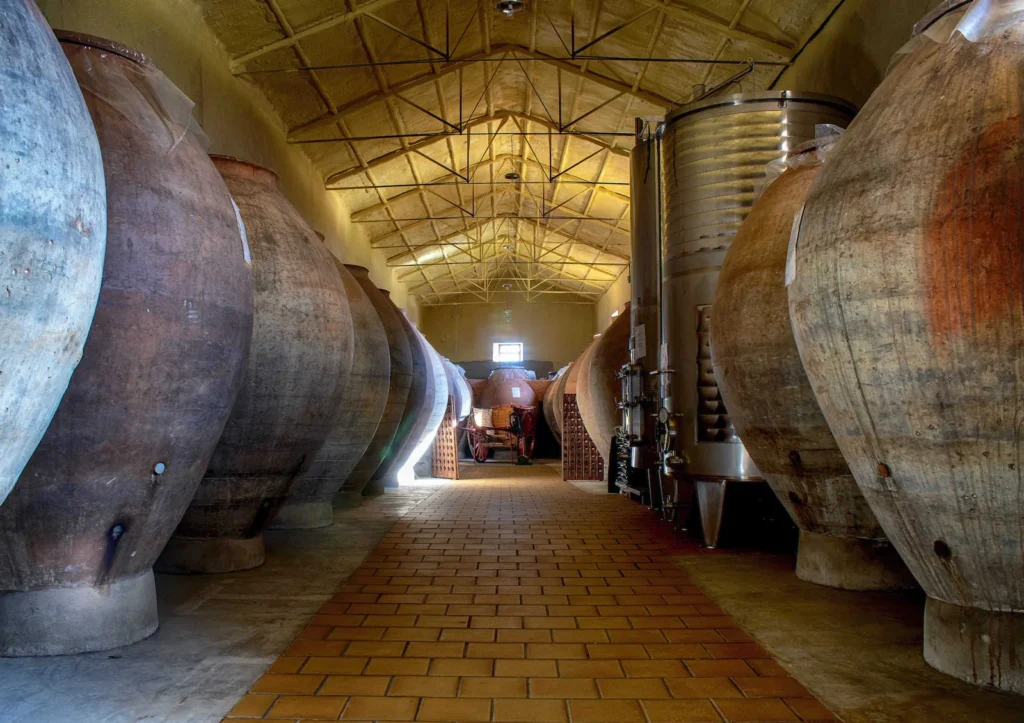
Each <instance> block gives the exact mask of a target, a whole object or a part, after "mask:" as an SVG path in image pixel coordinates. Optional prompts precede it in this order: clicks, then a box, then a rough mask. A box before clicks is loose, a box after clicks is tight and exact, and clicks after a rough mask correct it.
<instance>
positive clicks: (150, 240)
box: [0, 33, 253, 655]
mask: <svg viewBox="0 0 1024 723" xmlns="http://www.w3.org/2000/svg"><path fill="white" fill-rule="evenodd" d="M59 37H60V38H61V41H62V44H63V47H64V51H65V53H66V54H67V57H68V60H69V61H70V63H71V66H72V68H73V69H74V71H75V75H76V77H77V78H78V81H79V83H80V84H81V86H82V88H83V90H84V91H85V93H84V95H85V98H86V103H87V104H88V106H89V111H90V112H91V114H92V117H93V120H94V122H95V126H96V131H97V134H98V136H99V141H100V147H101V148H102V151H103V163H104V167H105V174H106V185H107V205H108V209H107V218H108V227H107V251H106V261H105V267H104V271H103V284H102V288H101V291H100V300H99V305H98V306H97V309H96V316H95V318H94V320H93V325H92V330H91V332H90V333H89V338H88V341H87V342H86V345H85V352H84V355H83V357H82V362H81V364H79V366H78V369H77V370H76V371H75V373H74V375H73V376H72V378H71V384H70V385H69V386H68V390H67V393H66V394H65V395H64V399H63V400H62V401H61V404H60V407H59V408H58V410H57V413H56V415H55V416H54V418H53V422H52V423H51V424H50V427H49V429H48V430H47V432H46V435H45V436H44V438H43V440H42V442H41V443H40V445H39V448H38V449H37V450H36V452H35V454H34V455H33V457H32V459H31V460H30V461H29V463H28V465H27V466H26V467H25V471H24V472H23V473H22V475H21V479H20V481H19V482H18V484H17V485H16V487H15V489H14V493H13V494H12V495H10V496H9V497H8V498H7V501H6V502H5V503H4V504H3V506H2V507H0V549H2V550H3V554H0V590H2V591H3V592H0V654H2V655H52V654H66V653H76V652H82V651H87V650H102V649H105V648H112V647H117V646H121V645H127V644H128V643H132V642H135V641H136V640H139V639H141V638H144V637H146V636H147V635H150V634H151V633H152V632H153V631H154V630H156V627H157V611H156V591H155V587H154V584H153V572H152V566H153V562H154V560H156V558H157V556H158V555H159V554H160V551H161V549H163V547H164V544H165V543H166V542H167V539H168V538H169V537H170V536H171V533H172V532H173V531H174V528H175V526H176V525H177V524H178V521H179V520H180V519H181V517H182V514H184V512H185V509H186V508H187V507H188V504H189V501H190V500H191V499H192V496H193V494H194V493H195V491H196V487H197V486H198V485H199V482H200V480H202V478H203V472H204V471H205V469H206V465H207V462H208V461H209V459H210V455H211V454H212V453H213V450H214V447H215V446H216V444H217V438H218V437H219V436H220V433H221V430H222V429H223V428H224V423H225V421H226V420H227V418H228V414H229V412H230V410H231V405H232V404H233V402H234V401H235V398H236V396H237V394H238V391H239V388H240V384H241V380H242V374H243V370H244V366H245V360H246V356H247V353H248V349H249V339H250V336H251V333H252V313H253V311H252V276H251V271H250V267H249V264H248V263H247V261H246V258H245V256H246V250H245V245H244V242H243V238H242V235H241V233H240V227H239V223H238V218H237V216H236V214H235V211H234V209H233V207H232V204H231V197H230V196H229V195H228V190H227V188H225V186H224V182H223V181H222V180H221V178H220V176H219V174H218V173H217V170H216V168H214V166H213V164H212V163H211V162H210V159H209V157H208V156H207V155H206V150H205V148H204V145H203V143H201V141H200V138H199V137H198V136H197V135H196V133H194V132H193V131H192V130H191V129H192V128H193V127H194V126H193V124H194V122H195V121H194V120H192V119H191V116H190V115H189V113H190V111H191V104H190V103H189V101H188V99H187V98H185V97H184V96H183V95H181V92H180V91H179V90H178V89H177V88H175V87H174V86H173V85H172V84H171V83H170V81H169V80H167V78H166V77H165V76H163V74H161V73H160V72H159V71H158V70H157V69H156V68H155V67H154V66H153V65H152V63H151V62H150V61H149V60H148V59H146V58H145V57H144V56H143V55H141V54H140V53H138V52H136V51H134V50H131V49H130V48H125V47H123V46H120V45H118V44H116V43H113V42H110V41H106V40H100V39H98V38H91V37H86V36H81V35H76V34H70V33H59Z"/></svg>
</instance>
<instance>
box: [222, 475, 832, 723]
mask: <svg viewBox="0 0 1024 723" xmlns="http://www.w3.org/2000/svg"><path fill="white" fill-rule="evenodd" d="M466 471H467V475H466V476H467V477H470V479H463V480H461V481H459V482H453V483H452V484H450V485H447V486H445V487H442V488H440V490H439V491H438V492H437V493H435V494H434V495H432V496H431V497H429V498H427V499H426V500H425V501H424V502H423V503H421V504H420V505H419V506H418V507H416V508H414V509H413V510H412V511H411V512H410V513H409V514H408V515H407V516H406V517H404V518H403V519H402V520H401V521H399V522H398V523H397V524H396V525H395V526H394V527H393V528H392V530H391V531H390V532H389V533H388V535H387V536H386V537H385V538H384V540H383V541H382V542H381V544H380V545H379V546H378V547H377V549H376V550H375V551H374V552H373V553H372V554H371V555H370V556H369V557H368V558H367V559H366V561H365V562H364V563H363V565H362V567H360V568H359V569H358V570H357V571H356V572H355V573H354V574H353V575H352V577H351V578H349V580H348V581H347V582H346V583H345V584H343V585H342V586H341V587H340V589H339V590H338V593H337V594H336V595H335V596H334V598H333V599H332V600H331V601H330V602H329V603H327V604H326V605H324V607H323V609H322V610H321V611H320V613H319V614H318V615H317V616H316V617H315V618H314V619H313V620H312V622H311V623H310V624H309V626H308V627H307V628H306V629H305V630H304V631H303V633H302V634H301V635H300V636H299V638H298V639H297V640H296V641H295V642H294V643H293V644H292V645H291V646H290V647H289V648H288V649H287V650H286V651H285V652H284V654H283V655H282V656H281V657H280V658H279V659H278V660H277V662H275V663H274V664H273V665H272V666H271V668H270V670H268V671H267V673H266V674H265V675H264V676H263V677H262V678H260V679H259V680H258V681H256V683H255V684H254V685H253V686H252V688H251V689H250V691H249V694H248V695H246V696H245V697H244V698H243V699H242V700H241V701H239V703H238V704H237V705H236V706H235V707H234V708H233V709H232V711H231V712H230V713H229V715H228V718H227V719H225V720H227V721H231V722H232V723H238V722H239V721H245V720H289V721H320V720H343V721H350V720H351V721H433V722H435V723H439V722H441V721H462V722H465V723H469V722H471V721H494V722H496V723H497V722H501V723H570V722H571V723H634V722H635V723H703V722H705V721H707V722H708V723H712V722H714V723H721V722H722V721H729V722H734V721H735V722H736V723H740V722H754V721H831V720H835V718H834V717H833V716H832V714H831V713H829V711H828V710H827V709H826V708H825V707H824V706H823V705H822V704H821V703H819V702H818V701H817V700H815V699H814V698H813V697H812V696H811V695H810V693H808V692H807V691H806V690H805V689H804V687H803V686H801V685H800V683H798V682H797V681H796V680H794V679H793V678H791V677H788V676H787V674H786V672H785V671H784V670H783V669H782V668H781V667H780V666H779V665H778V664H777V663H776V662H775V661H773V660H772V659H771V657H770V656H769V655H768V654H767V653H766V652H765V651H764V650H763V649H762V648H761V647H760V646H759V645H758V644H757V643H756V642H754V641H753V639H752V638H751V637H750V636H749V635H747V634H746V633H745V632H744V631H743V630H741V629H739V628H738V627H737V626H736V624H735V623H733V621H732V620H731V619H730V618H729V617H728V616H727V615H725V614H724V613H723V612H722V611H721V610H720V609H719V608H718V607H717V606H716V605H715V603H714V601H713V600H711V599H710V598H709V597H707V596H706V595H705V594H704V593H703V592H702V591H701V590H700V588H698V587H697V586H695V585H693V584H691V582H690V581H689V579H688V578H687V576H686V573H685V572H683V571H682V570H681V569H680V568H678V567H677V566H675V565H674V564H673V563H672V562H671V561H670V556H671V555H680V554H686V553H687V552H688V551H689V552H695V548H694V547H693V546H692V545H690V544H689V543H685V542H682V541H680V540H677V539H674V538H673V537H672V536H671V535H668V534H666V533H665V532H664V531H663V530H661V529H659V527H658V525H657V524H656V522H655V520H654V519H653V516H652V515H651V514H650V513H649V512H648V511H646V510H645V509H644V508H642V507H641V506H640V505H637V504H635V503H633V502H629V501H628V500H626V499H623V498H620V497H616V496H612V495H608V496H601V495H592V494H587V493H585V492H582V491H580V490H579V489H577V488H576V487H574V486H572V485H570V484H567V483H565V482H562V481H561V480H560V479H559V478H558V477H557V476H556V473H555V472H554V471H553V470H552V469H551V468H550V467H544V466H540V465H537V466H533V467H506V466H481V467H469V468H467V470H466ZM485 475H487V476H488V477H491V478H484V477H485ZM499 475H500V476H499Z"/></svg>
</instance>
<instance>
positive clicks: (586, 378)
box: [576, 308, 630, 474]
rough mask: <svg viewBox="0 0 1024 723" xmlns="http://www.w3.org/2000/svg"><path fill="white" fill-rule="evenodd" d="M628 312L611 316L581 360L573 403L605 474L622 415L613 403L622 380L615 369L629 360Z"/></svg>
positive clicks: (618, 368) (618, 392)
mask: <svg viewBox="0 0 1024 723" xmlns="http://www.w3.org/2000/svg"><path fill="white" fill-rule="evenodd" d="M629 336H630V313H629V309H628V308H627V309H626V311H625V312H624V313H622V314H619V315H618V316H616V317H615V319H613V320H612V323H611V324H610V325H609V326H608V328H607V329H605V330H604V333H603V334H601V336H599V337H598V338H597V339H596V340H594V343H593V345H592V346H591V348H590V353H588V354H587V356H586V359H585V360H583V361H582V362H581V364H580V371H579V376H578V377H577V380H576V403H577V405H578V406H579V409H580V418H581V419H582V420H583V426H584V427H586V428H587V432H588V433H589V434H590V438H591V439H592V440H593V441H594V445H595V446H596V447H597V451H598V453H599V454H600V455H601V458H602V459H603V460H604V469H605V474H608V469H609V467H610V463H611V454H612V439H613V438H614V437H615V427H616V426H617V425H618V424H620V423H621V419H622V415H621V413H620V412H619V410H618V407H616V399H617V398H618V397H619V396H621V387H622V385H621V383H620V381H619V379H618V378H617V377H616V373H617V372H618V371H619V370H620V369H621V368H622V366H623V365H624V364H628V363H629Z"/></svg>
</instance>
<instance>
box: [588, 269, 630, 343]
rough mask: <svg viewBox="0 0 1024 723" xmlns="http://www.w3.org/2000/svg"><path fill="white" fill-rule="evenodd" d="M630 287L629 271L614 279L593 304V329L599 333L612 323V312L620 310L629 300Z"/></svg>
mask: <svg viewBox="0 0 1024 723" xmlns="http://www.w3.org/2000/svg"><path fill="white" fill-rule="evenodd" d="M630 294H631V287H630V285H629V273H628V272H625V273H623V274H622V276H620V277H619V278H617V279H616V280H615V283H614V284H612V285H611V286H610V287H608V291H606V292H604V295H603V296H602V297H601V298H600V299H598V300H597V303H596V304H594V329H595V330H596V331H595V333H598V334H600V333H601V332H603V331H604V330H605V329H607V328H608V325H609V324H611V323H612V312H613V311H618V312H621V311H622V308H623V307H624V306H625V305H626V302H627V301H629V298H630Z"/></svg>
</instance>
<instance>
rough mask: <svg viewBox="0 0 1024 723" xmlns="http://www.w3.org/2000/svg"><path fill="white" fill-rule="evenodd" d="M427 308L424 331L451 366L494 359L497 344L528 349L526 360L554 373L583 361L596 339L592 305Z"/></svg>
mask: <svg viewBox="0 0 1024 723" xmlns="http://www.w3.org/2000/svg"><path fill="white" fill-rule="evenodd" d="M510 308H511V310H512V320H511V322H506V321H505V304H459V305H451V306H424V307H423V308H422V309H421V310H420V312H421V313H420V317H421V323H420V329H421V330H422V331H423V333H424V334H425V335H426V337H427V339H429V340H430V343H431V344H433V345H434V348H435V349H437V350H438V352H440V353H441V354H442V355H443V356H446V357H448V358H449V359H451V360H452V361H454V362H456V363H458V362H464V361H465V362H470V361H483V360H488V359H491V354H492V344H493V343H494V342H496V341H507V342H514V341H519V342H522V343H523V356H524V358H525V359H532V360H537V361H550V362H551V363H552V364H553V365H554V368H555V369H558V368H559V367H562V366H564V365H566V364H568V363H569V362H571V361H572V360H573V359H575V358H576V357H578V356H579V355H580V353H581V352H582V351H583V349H584V348H586V346H587V344H589V343H590V341H591V339H593V336H594V334H595V333H596V332H595V329H594V306H593V305H592V304H559V303H541V302H537V303H530V304H526V303H513V304H511V305H510Z"/></svg>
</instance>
